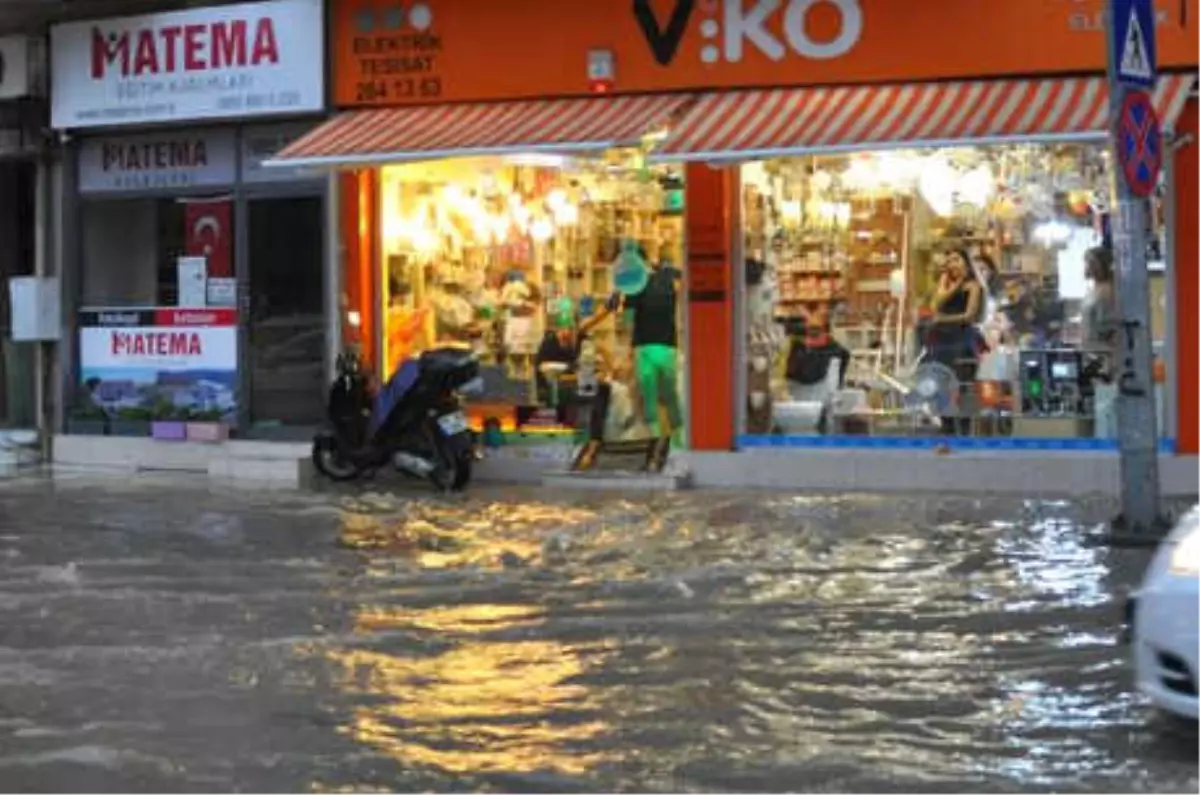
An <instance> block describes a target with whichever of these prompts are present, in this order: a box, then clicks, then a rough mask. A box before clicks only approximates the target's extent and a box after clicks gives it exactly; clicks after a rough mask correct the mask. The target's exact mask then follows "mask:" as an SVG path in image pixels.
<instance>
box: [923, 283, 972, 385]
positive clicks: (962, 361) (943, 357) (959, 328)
mask: <svg viewBox="0 0 1200 795" xmlns="http://www.w3.org/2000/svg"><path fill="white" fill-rule="evenodd" d="M970 304H971V294H970V293H969V292H968V291H967V287H966V285H965V284H964V285H959V286H958V287H957V288H955V290H954V292H953V293H951V294H950V295H949V296H947V297H946V300H945V301H943V302H942V305H941V307H940V308H939V310H938V312H939V314H943V315H961V314H963V313H964V312H966V311H967V307H969V306H970ZM974 329H975V324H974V323H972V322H970V321H965V320H963V321H955V322H950V323H935V324H934V326H933V329H932V337H933V339H932V341H931V344H930V353H931V354H932V355H933V360H934V361H936V362H940V363H941V364H944V365H946V366H947V367H949V368H950V369H951V370H953V371H954V373H955V375H957V376H958V379H959V381H974V380H975V371H976V370H977V369H978V366H979V352H978V351H976V350H975V333H974Z"/></svg>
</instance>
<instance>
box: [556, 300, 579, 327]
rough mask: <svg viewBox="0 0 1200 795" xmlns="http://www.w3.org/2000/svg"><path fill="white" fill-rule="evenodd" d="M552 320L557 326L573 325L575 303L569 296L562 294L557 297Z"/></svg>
mask: <svg viewBox="0 0 1200 795" xmlns="http://www.w3.org/2000/svg"><path fill="white" fill-rule="evenodd" d="M554 322H555V325H557V326H558V328H574V327H575V304H574V302H573V301H571V299H570V298H567V297H566V296H563V297H562V298H560V299H558V306H557V307H556V311H555V313H554Z"/></svg>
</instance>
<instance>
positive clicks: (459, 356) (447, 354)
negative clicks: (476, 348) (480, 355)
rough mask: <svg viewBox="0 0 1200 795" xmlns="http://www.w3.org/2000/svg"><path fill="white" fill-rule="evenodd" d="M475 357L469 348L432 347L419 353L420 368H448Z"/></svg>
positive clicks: (462, 364)
mask: <svg viewBox="0 0 1200 795" xmlns="http://www.w3.org/2000/svg"><path fill="white" fill-rule="evenodd" d="M474 358H475V354H474V352H472V351H471V349H470V348H449V347H447V348H433V349H431V350H428V351H425V352H424V353H422V354H421V359H420V362H421V368H422V369H430V370H449V369H454V368H456V367H462V366H464V365H466V364H467V363H468V362H470V361H471V360H472V359H474Z"/></svg>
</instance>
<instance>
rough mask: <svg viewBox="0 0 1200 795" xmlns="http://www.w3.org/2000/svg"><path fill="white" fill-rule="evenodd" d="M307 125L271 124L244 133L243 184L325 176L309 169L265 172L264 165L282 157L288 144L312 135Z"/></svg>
mask: <svg viewBox="0 0 1200 795" xmlns="http://www.w3.org/2000/svg"><path fill="white" fill-rule="evenodd" d="M312 128H313V125H312V124H310V123H307V122H299V123H288V124H270V125H263V126H261V127H246V128H244V129H243V130H242V182H247V183H252V184H253V183H259V182H290V181H292V180H296V179H321V178H322V177H323V176H324V173H323V172H321V171H316V170H313V169H306V168H282V167H274V168H264V167H263V161H264V160H267V159H268V158H272V157H274V156H275V155H277V154H279V152H281V151H282V150H283V148H284V147H286V146H287V145H288V144H290V143H292V142H293V141H295V140H296V139H298V138H299V137H300V136H302V135H304V134H305V133H307V132H309V131H310V130H311V129H312Z"/></svg>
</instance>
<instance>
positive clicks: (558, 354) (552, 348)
mask: <svg viewBox="0 0 1200 795" xmlns="http://www.w3.org/2000/svg"><path fill="white" fill-rule="evenodd" d="M583 336H584V335H582V334H575V335H573V339H572V342H571V344H568V345H564V344H563V342H562V340H560V339H559V338H558V332H556V331H547V332H546V336H544V337H542V346H541V347H540V348H538V352H537V356H536V357H535V358H534V361H535V362H536V363H537V364H544V363H545V362H558V363H560V364H569V365H570V366H571V369H574V368H575V362H576V360H578V359H579V347H580V345H581V344H582V343H583Z"/></svg>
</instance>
